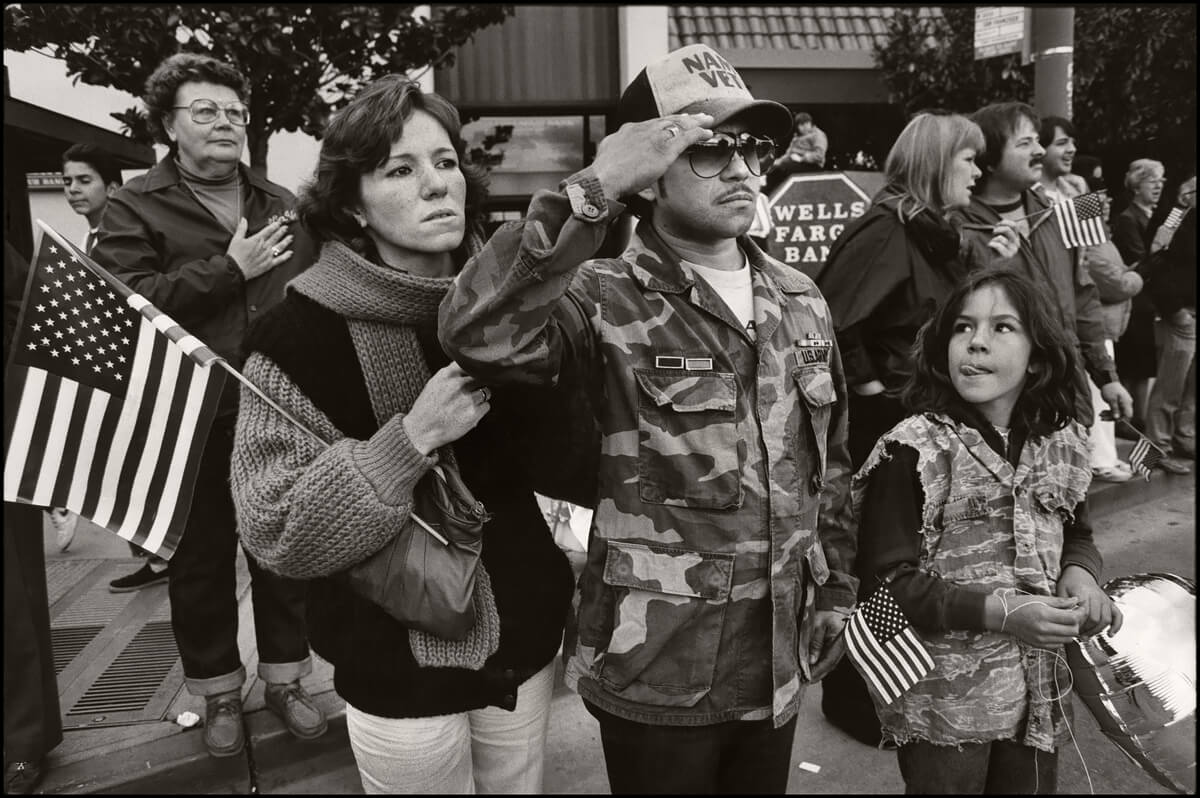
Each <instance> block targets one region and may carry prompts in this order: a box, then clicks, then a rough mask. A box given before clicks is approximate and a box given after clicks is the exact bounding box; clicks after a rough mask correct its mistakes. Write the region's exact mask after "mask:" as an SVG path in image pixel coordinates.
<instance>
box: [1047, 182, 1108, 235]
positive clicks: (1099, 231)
mask: <svg viewBox="0 0 1200 798" xmlns="http://www.w3.org/2000/svg"><path fill="white" fill-rule="evenodd" d="M1054 218H1055V219H1056V220H1057V221H1058V232H1059V233H1060V234H1061V235H1062V242H1063V246H1064V247H1066V248H1067V249H1071V248H1072V247H1086V246H1092V245H1094V244H1103V243H1104V242H1105V241H1107V240H1108V236H1107V235H1106V234H1105V232H1104V203H1103V202H1102V201H1101V199H1100V192H1098V191H1093V192H1091V193H1089V194H1080V195H1079V196H1078V197H1073V198H1072V199H1068V200H1063V201H1062V202H1059V203H1056V204H1055V205H1054Z"/></svg>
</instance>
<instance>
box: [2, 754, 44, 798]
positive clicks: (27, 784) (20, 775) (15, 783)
mask: <svg viewBox="0 0 1200 798" xmlns="http://www.w3.org/2000/svg"><path fill="white" fill-rule="evenodd" d="M45 765H46V760H45V759H44V758H43V759H39V760H37V761H36V762H33V761H23V762H9V763H8V764H7V765H5V767H4V792H5V794H6V795H29V794H30V793H32V792H33V791H34V790H36V789H37V786H38V784H40V783H41V781H42V776H43V775H44V773H45Z"/></svg>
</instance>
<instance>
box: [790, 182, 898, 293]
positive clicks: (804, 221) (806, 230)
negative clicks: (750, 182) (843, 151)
mask: <svg viewBox="0 0 1200 798" xmlns="http://www.w3.org/2000/svg"><path fill="white" fill-rule="evenodd" d="M862 174H867V175H870V176H871V177H872V178H874V179H875V182H880V183H881V182H882V178H881V177H879V176H877V175H876V174H874V173H862ZM768 203H769V206H770V219H771V230H770V232H769V234H768V237H767V253H768V254H770V255H771V257H773V258H775V259H776V260H778V261H781V262H783V263H786V264H788V265H789V266H794V267H795V268H797V269H799V270H800V271H802V272H804V273H805V274H807V275H808V276H810V277H812V276H815V275H816V274H817V272H819V271H820V270H821V267H822V266H824V265H825V259H826V258H828V257H829V249H830V247H832V246H833V242H834V241H836V240H837V237H838V236H840V235H841V234H842V231H843V230H845V229H846V225H847V224H848V223H849V222H850V221H851V220H853V219H857V218H858V217H860V216H862V215H863V214H864V213H866V212H867V208H869V207H870V206H871V197H870V196H869V195H868V194H867V193H866V192H865V191H863V189H861V188H859V186H858V185H857V184H855V182H854V181H853V180H851V179H850V178H849V177H847V176H846V175H845V174H843V173H841V172H826V173H823V174H811V175H792V176H791V177H789V178H788V179H787V180H785V181H784V182H783V183H781V184H780V185H779V187H778V188H777V189H775V192H774V193H773V194H771V196H770V199H769V200H768Z"/></svg>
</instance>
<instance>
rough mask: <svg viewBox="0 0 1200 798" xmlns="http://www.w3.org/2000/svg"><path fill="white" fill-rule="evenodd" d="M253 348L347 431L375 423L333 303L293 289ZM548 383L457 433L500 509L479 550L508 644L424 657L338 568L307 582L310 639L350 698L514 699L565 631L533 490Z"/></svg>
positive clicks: (428, 701) (442, 708)
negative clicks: (472, 658) (464, 664)
mask: <svg viewBox="0 0 1200 798" xmlns="http://www.w3.org/2000/svg"><path fill="white" fill-rule="evenodd" d="M418 335H419V336H420V337H421V343H422V349H423V351H424V354H425V360H426V362H427V364H428V367H429V371H430V372H431V373H433V372H435V371H437V370H438V369H440V368H442V367H443V366H445V365H448V364H449V362H450V361H449V359H448V358H447V357H446V355H445V354H444V353H442V351H441V349H440V347H438V345H437V338H436V331H435V330H434V329H433V327H432V325H431V326H430V328H429V329H427V330H418ZM245 352H246V355H247V356H249V354H250V353H252V352H258V353H261V354H263V355H266V356H267V357H268V358H270V360H271V361H272V362H273V363H274V364H275V365H276V366H278V368H279V369H281V370H282V371H283V372H284V373H285V374H286V376H287V377H288V378H289V379H290V380H291V381H292V382H293V383H294V385H295V387H296V388H297V389H298V390H299V391H300V392H301V393H303V394H304V395H305V396H306V397H308V399H309V400H311V401H312V403H313V404H314V405H315V406H316V407H317V408H318V409H319V410H321V411H322V412H323V413H324V414H325V415H326V416H328V418H329V420H330V421H331V422H332V423H333V425H334V426H335V427H337V429H338V430H340V431H341V432H343V433H345V434H346V436H348V437H350V438H354V439H358V440H366V439H368V438H370V437H371V436H372V435H374V434H375V432H376V431H378V430H379V424H378V422H377V421H376V419H375V415H374V411H373V410H372V407H371V401H370V398H369V396H368V393H367V387H366V382H365V378H364V376H363V372H362V368H361V366H360V365H359V362H358V358H357V355H356V354H355V349H354V345H353V343H352V341H351V338H350V332H349V328H348V327H347V324H346V322H345V320H344V319H342V318H341V317H339V316H338V315H337V314H336V313H334V312H333V311H331V310H328V309H326V308H323V307H321V306H320V305H318V304H317V303H315V302H313V301H312V300H310V299H308V298H306V297H304V296H301V295H299V294H297V293H290V294H289V295H288V298H287V299H286V300H285V301H284V302H283V303H282V304H280V305H278V306H277V307H275V308H274V309H272V310H271V311H270V313H268V314H267V315H266V316H264V318H263V321H262V323H261V324H255V325H254V326H253V327H252V328H251V330H250V333H249V335H248V336H247V340H246V350H245ZM539 396H542V397H544V392H535V391H533V390H532V389H527V390H520V389H518V390H516V391H509V392H505V391H503V390H502V389H497V390H496V392H495V394H494V395H493V399H492V410H491V412H489V413H488V414H487V415H486V416H485V417H484V418H483V420H482V421H481V422H480V423H479V425H478V426H477V427H476V428H475V429H474V430H472V431H471V432H469V433H467V434H466V435H465V436H463V437H462V438H461V439H459V440H458V441H456V442H455V444H454V451H455V457H456V460H457V462H458V465H459V470H460V472H461V473H462V476H463V479H464V481H465V482H466V484H467V485H468V486H469V487H470V489H471V491H472V493H473V494H474V495H475V496H476V498H478V499H479V500H480V501H482V502H483V503H484V505H485V506H486V507H487V509H488V511H489V512H490V513H491V514H492V519H491V520H490V521H489V522H488V523H487V525H486V526H485V527H484V536H483V556H482V562H483V564H484V567H485V568H486V569H487V572H488V574H489V576H490V577H491V582H492V589H493V591H494V592H495V595H496V607H497V610H498V612H499V615H500V648H499V650H498V651H497V652H496V653H495V654H493V655H492V656H491V657H489V658H488V660H487V662H486V663H485V665H484V667H483V669H482V670H480V671H470V670H465V669H457V668H421V667H419V666H418V665H417V663H416V661H415V660H414V659H413V655H412V651H411V649H410V647H409V644H408V633H407V629H406V628H405V627H404V626H403V625H402V624H400V623H399V622H398V621H396V620H394V619H393V618H391V616H389V615H387V614H386V613H385V612H384V611H383V610H381V609H380V608H379V607H377V606H376V605H375V604H372V603H371V602H369V601H367V600H365V599H362V598H359V597H358V596H356V595H355V594H353V593H352V592H350V591H349V590H348V589H347V588H346V587H345V585H344V584H343V583H342V582H341V581H339V578H338V577H337V576H333V577H326V578H319V579H314V580H312V581H310V582H309V598H308V605H307V606H308V629H309V639H310V641H311V643H312V647H313V650H315V651H316V652H317V653H318V654H320V655H321V656H322V657H324V658H325V659H326V660H328V661H329V662H331V663H332V664H333V666H334V687H335V689H336V690H337V692H338V694H339V695H340V696H342V698H344V699H345V700H346V701H347V702H349V703H350V704H351V705H353V706H355V707H357V708H358V709H361V710H363V711H365V712H368V713H371V714H373V715H380V716H383V717H427V716H432V715H443V714H450V713H455V712H464V711H467V710H471V709H478V708H481V707H484V706H488V705H495V706H499V707H504V708H506V709H512V708H513V707H514V706H515V696H516V690H517V687H518V686H519V685H520V684H521V683H522V682H523V681H525V680H526V679H527V678H529V677H530V676H532V675H533V674H534V673H536V672H537V671H538V670H540V669H541V668H542V667H544V666H545V665H546V663H548V662H550V661H551V660H552V659H553V657H554V655H555V653H556V652H557V651H558V647H559V643H560V642H561V640H562V632H563V626H564V624H565V622H566V616H567V610H568V606H569V603H570V599H571V592H572V588H573V585H574V580H573V576H572V573H571V569H570V566H569V565H568V563H567V560H566V558H565V557H564V556H563V554H562V552H561V551H560V550H559V549H558V547H557V546H556V545H555V544H554V541H553V538H552V536H551V534H550V532H549V530H548V528H547V526H546V522H545V519H544V518H543V516H542V513H541V510H540V509H539V507H538V505H537V502H536V500H535V498H534V495H533V480H532V478H531V476H530V472H531V471H532V470H534V469H533V468H532V465H535V464H530V463H529V462H528V460H527V457H528V456H529V455H528V453H529V452H530V451H531V450H532V447H531V446H530V445H529V442H528V439H527V438H526V436H525V433H526V431H528V430H530V429H533V428H535V427H536V424H535V420H536V417H537V416H538V415H544V413H545V409H544V407H542V406H541V405H540V404H539V401H538V398H539Z"/></svg>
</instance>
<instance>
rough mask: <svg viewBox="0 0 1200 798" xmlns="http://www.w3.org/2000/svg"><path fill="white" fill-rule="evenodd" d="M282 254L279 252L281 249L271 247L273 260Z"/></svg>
mask: <svg viewBox="0 0 1200 798" xmlns="http://www.w3.org/2000/svg"><path fill="white" fill-rule="evenodd" d="M280 254H281V253H280V252H279V247H271V257H272V258H278V257H279V255H280Z"/></svg>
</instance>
